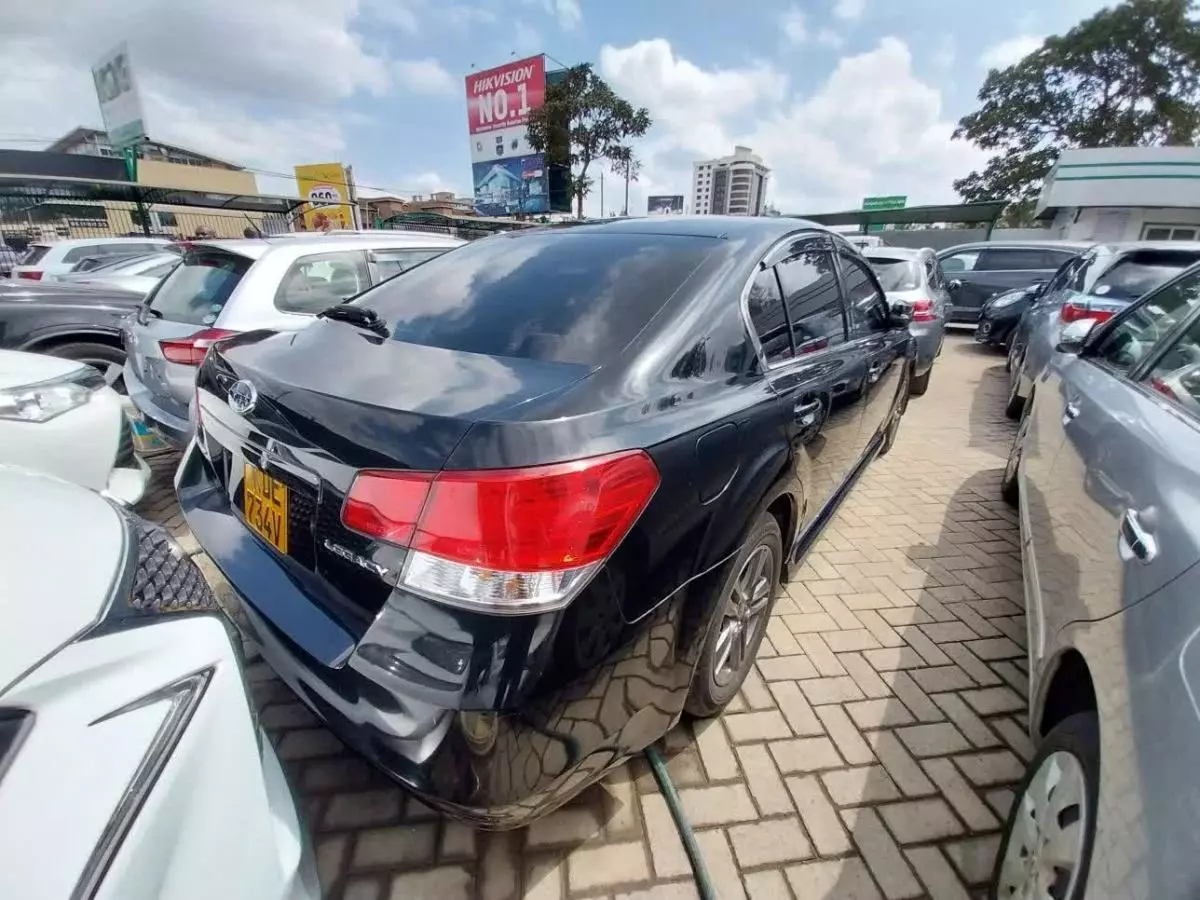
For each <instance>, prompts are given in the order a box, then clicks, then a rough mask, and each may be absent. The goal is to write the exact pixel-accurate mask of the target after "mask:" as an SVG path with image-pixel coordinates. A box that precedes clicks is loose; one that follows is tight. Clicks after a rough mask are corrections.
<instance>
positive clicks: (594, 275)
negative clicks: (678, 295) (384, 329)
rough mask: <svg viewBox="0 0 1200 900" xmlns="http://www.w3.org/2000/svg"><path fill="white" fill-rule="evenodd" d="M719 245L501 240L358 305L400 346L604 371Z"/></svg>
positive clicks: (572, 235) (433, 264)
mask: <svg viewBox="0 0 1200 900" xmlns="http://www.w3.org/2000/svg"><path fill="white" fill-rule="evenodd" d="M716 245H717V240H716V239H714V238H702V237H683V236H677V235H661V234H630V233H621V234H612V233H609V234H603V233H596V232H590V233H584V234H581V233H578V232H573V231H570V230H563V231H553V232H540V233H537V234H524V235H520V236H518V237H503V236H493V237H488V238H484V239H482V240H479V241H476V242H475V243H473V244H468V245H466V246H464V247H460V248H459V249H457V250H455V251H454V252H453V253H447V254H444V255H442V256H439V257H437V258H436V259H431V260H429V261H428V262H425V263H423V264H422V265H419V266H416V267H415V268H413V269H410V270H409V271H407V272H403V273H401V274H400V275H397V276H396V277H395V278H392V279H390V280H389V281H385V282H384V283H382V284H380V285H379V286H378V287H375V288H372V289H371V290H369V291H367V292H366V293H365V294H363V295H361V296H360V297H359V298H357V299H356V300H354V301H353V302H354V303H357V304H361V305H362V306H367V307H370V308H371V309H373V310H375V311H376V312H377V313H379V315H380V316H381V317H382V318H383V319H385V320H386V321H387V322H388V325H389V327H390V328H391V332H392V337H393V338H394V339H396V340H398V341H407V342H410V343H414V344H424V345H426V346H431V347H442V348H445V349H447V350H462V351H467V352H470V353H484V354H489V355H492V356H510V357H518V358H521V359H536V360H547V361H555V362H571V363H581V364H585V365H600V364H602V363H603V362H605V361H607V360H608V359H610V358H612V357H613V356H614V355H616V354H617V353H619V352H620V351H621V350H623V349H624V348H625V347H626V346H627V345H628V344H629V342H630V341H632V340H633V339H634V337H636V336H637V334H638V332H640V331H641V330H642V328H644V327H645V325H646V323H648V322H649V321H650V319H651V318H653V316H654V315H655V314H656V313H657V312H658V311H659V310H660V309H662V307H663V304H665V303H666V302H667V300H668V299H669V298H670V297H671V296H672V295H673V294H674V293H675V292H676V291H677V290H678V289H679V287H680V286H681V285H682V284H683V282H684V281H686V280H687V278H688V276H689V275H691V273H692V272H693V271H695V269H696V268H697V267H698V266H699V265H700V264H701V263H702V262H703V261H704V259H705V258H706V257H707V256H708V254H709V253H710V252H712V250H713V248H714V247H715V246H716Z"/></svg>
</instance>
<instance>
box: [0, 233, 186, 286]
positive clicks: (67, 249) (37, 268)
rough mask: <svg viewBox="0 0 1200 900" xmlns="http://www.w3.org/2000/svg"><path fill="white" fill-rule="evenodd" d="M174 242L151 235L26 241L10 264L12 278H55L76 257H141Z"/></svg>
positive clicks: (71, 265)
mask: <svg viewBox="0 0 1200 900" xmlns="http://www.w3.org/2000/svg"><path fill="white" fill-rule="evenodd" d="M173 244H174V242H173V241H171V240H168V239H167V238H155V237H114V238H72V239H70V240H65V241H55V242H54V243H41V242H39V243H36V244H30V245H29V249H27V250H26V251H25V255H24V256H22V257H21V261H20V262H19V263H18V264H17V265H15V266H13V267H12V277H13V278H24V279H26V280H28V281H57V280H58V276H59V275H65V274H66V273H67V272H70V271H71V270H72V269H74V268H75V266H76V265H77V264H78V263H79V261H80V260H83V259H87V258H88V257H89V256H100V257H112V258H113V259H118V258H120V257H122V256H144V255H146V254H149V253H159V252H161V251H162V250H163V249H165V248H167V247H171V246H173Z"/></svg>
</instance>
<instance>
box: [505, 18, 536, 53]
mask: <svg viewBox="0 0 1200 900" xmlns="http://www.w3.org/2000/svg"><path fill="white" fill-rule="evenodd" d="M512 46H513V50H514V51H516V52H517V53H519V54H521V55H522V56H524V55H525V54H527V53H537V52H538V51H540V50H541V49H542V36H541V34H540V33H539V32H538V30H537V29H536V28H534V27H533V26H532V25H530V24H529V23H528V22H523V21H521V20H520V19H518V20H517V22H516V24H515V25H514V26H513V42H512Z"/></svg>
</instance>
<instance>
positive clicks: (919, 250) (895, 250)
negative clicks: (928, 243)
mask: <svg viewBox="0 0 1200 900" xmlns="http://www.w3.org/2000/svg"><path fill="white" fill-rule="evenodd" d="M860 252H861V253H862V255H863V256H865V257H866V258H867V259H870V258H871V257H873V256H891V257H894V258H896V259H917V258H918V257H920V256H923V255H924V254H926V253H932V252H933V250H932V249H931V248H929V247H887V246H884V247H863V248H862V250H861V251H860Z"/></svg>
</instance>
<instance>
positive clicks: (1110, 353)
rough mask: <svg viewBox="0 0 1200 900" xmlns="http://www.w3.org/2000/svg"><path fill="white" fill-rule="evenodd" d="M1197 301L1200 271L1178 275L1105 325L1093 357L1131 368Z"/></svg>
mask: <svg viewBox="0 0 1200 900" xmlns="http://www.w3.org/2000/svg"><path fill="white" fill-rule="evenodd" d="M1198 302H1200V273H1195V274H1192V275H1189V276H1188V277H1186V278H1181V279H1179V281H1177V282H1175V283H1174V284H1172V285H1168V286H1167V287H1165V288H1163V289H1162V290H1160V291H1157V292H1155V293H1154V294H1152V295H1151V296H1149V297H1147V298H1146V299H1145V301H1143V302H1142V303H1139V304H1137V305H1136V306H1135V307H1133V308H1132V309H1130V310H1129V311H1128V312H1127V313H1125V315H1123V316H1122V317H1121V318H1120V320H1119V321H1117V322H1116V323H1115V324H1114V325H1112V326H1111V327H1110V328H1109V331H1108V334H1106V335H1105V336H1104V338H1103V340H1102V341H1101V343H1100V344H1099V346H1098V347H1097V348H1096V358H1098V359H1099V360H1101V361H1102V362H1104V363H1105V364H1106V365H1108V366H1110V367H1112V368H1114V369H1120V370H1122V371H1125V370H1128V369H1131V368H1133V367H1134V366H1135V365H1137V364H1138V363H1139V362H1141V361H1142V360H1143V359H1145V358H1146V356H1148V355H1149V353H1150V348H1151V347H1153V346H1154V344H1155V343H1156V342H1157V341H1158V340H1159V339H1160V338H1162V337H1163V335H1165V334H1166V333H1167V332H1169V331H1170V330H1171V329H1172V328H1174V327H1175V325H1176V324H1177V323H1178V322H1180V321H1182V320H1183V319H1184V317H1185V316H1187V314H1188V313H1190V312H1191V311H1192V309H1194V308H1195V306H1196V304H1197V303H1198Z"/></svg>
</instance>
